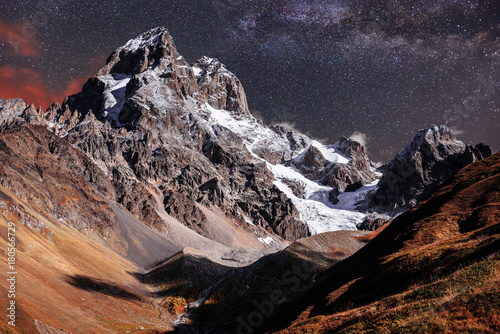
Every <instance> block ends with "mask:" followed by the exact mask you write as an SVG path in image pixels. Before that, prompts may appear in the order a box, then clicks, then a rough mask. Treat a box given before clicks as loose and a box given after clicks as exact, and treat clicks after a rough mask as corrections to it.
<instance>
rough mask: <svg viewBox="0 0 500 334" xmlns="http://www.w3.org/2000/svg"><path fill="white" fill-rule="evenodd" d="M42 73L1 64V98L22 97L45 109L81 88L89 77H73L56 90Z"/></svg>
mask: <svg viewBox="0 0 500 334" xmlns="http://www.w3.org/2000/svg"><path fill="white" fill-rule="evenodd" d="M42 77H43V76H42V74H41V73H40V72H37V71H34V70H32V69H29V68H14V67H13V66H0V98H3V99H12V98H17V97H20V98H22V99H23V100H24V101H25V102H26V103H33V104H34V105H35V106H37V107H38V106H41V107H42V108H43V109H44V110H45V109H47V108H48V107H49V106H50V105H51V104H53V103H54V102H56V101H58V102H62V100H63V99H64V98H65V97H66V96H68V95H71V94H74V93H77V92H79V91H80V90H81V88H82V86H83V83H84V82H85V80H86V79H87V78H73V79H71V80H70V81H69V82H68V84H67V87H66V88H65V89H64V90H62V91H56V90H54V89H52V88H50V86H49V85H48V84H47V83H46V82H44V81H43V80H42Z"/></svg>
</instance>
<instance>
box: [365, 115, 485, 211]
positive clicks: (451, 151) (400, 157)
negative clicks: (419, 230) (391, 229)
mask: <svg viewBox="0 0 500 334" xmlns="http://www.w3.org/2000/svg"><path fill="white" fill-rule="evenodd" d="M491 154H492V150H491V148H490V147H489V146H487V145H484V144H478V145H476V146H471V145H466V144H464V143H463V142H461V141H460V140H458V139H457V138H456V136H455V134H454V133H453V131H452V130H451V129H450V128H448V127H446V126H444V125H440V126H436V125H431V126H430V127H429V128H426V129H422V130H420V131H418V132H417V134H416V135H415V137H414V138H413V140H412V141H411V142H410V143H408V145H406V146H405V148H404V149H403V150H402V151H401V152H399V153H398V154H397V155H396V157H395V158H394V159H393V160H392V161H391V162H389V164H388V165H387V170H386V172H385V173H384V175H383V177H382V178H381V180H380V182H379V188H378V190H377V192H376V194H375V197H374V202H375V204H376V205H379V206H386V207H387V206H389V207H392V208H393V209H395V210H405V209H407V208H411V207H414V206H415V205H416V204H417V203H418V202H420V201H422V200H423V199H425V198H427V197H428V196H429V194H430V193H431V192H432V191H434V189H436V188H437V187H438V186H439V185H441V184H443V183H444V182H445V181H446V180H448V179H449V178H450V177H451V176H453V175H454V174H456V173H457V172H458V171H459V170H460V169H462V168H463V167H465V166H466V165H468V164H471V163H473V162H476V161H478V160H481V159H483V158H486V157H489V156H490V155H491Z"/></svg>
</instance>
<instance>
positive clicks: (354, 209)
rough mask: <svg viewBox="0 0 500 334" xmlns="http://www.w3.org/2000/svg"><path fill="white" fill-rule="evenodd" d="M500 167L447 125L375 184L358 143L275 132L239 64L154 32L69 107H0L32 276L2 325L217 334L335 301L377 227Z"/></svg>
mask: <svg viewBox="0 0 500 334" xmlns="http://www.w3.org/2000/svg"><path fill="white" fill-rule="evenodd" d="M431 139H432V140H431ZM490 154H491V150H490V149H489V148H488V147H487V146H485V145H483V146H481V145H478V146H476V147H470V146H465V145H464V144H463V143H461V142H459V141H458V140H456V138H454V137H453V135H452V133H451V132H450V130H448V129H447V128H445V127H434V126H433V127H431V128H430V129H427V130H424V131H423V132H422V131H421V132H419V134H418V135H417V137H416V138H415V139H414V141H413V142H412V143H410V144H409V146H408V147H407V148H405V149H404V150H403V152H402V153H400V154H399V155H398V157H396V158H395V160H393V161H394V162H391V163H390V164H389V165H388V166H387V167H386V168H385V169H384V170H376V169H375V168H374V167H373V164H372V163H371V162H370V160H369V158H368V156H367V154H366V152H365V149H364V147H363V146H362V145H361V144H360V143H358V142H356V141H354V140H351V139H348V138H346V137H341V138H340V139H339V141H338V142H337V143H335V144H332V145H324V144H322V143H320V142H318V141H316V140H314V139H312V138H309V137H308V136H306V135H303V134H300V133H298V132H296V131H294V130H292V129H288V128H286V127H284V126H266V125H265V124H263V123H262V122H261V121H259V120H257V119H255V118H254V117H253V116H252V115H251V114H250V112H249V108H248V104H247V101H246V96H245V91H244V89H243V86H242V84H241V82H240V81H239V80H238V78H237V77H236V76H235V75H234V74H233V73H231V72H230V71H229V70H228V69H226V67H225V66H224V65H223V64H221V63H220V62H219V61H218V60H217V59H213V58H209V57H201V58H200V59H198V60H197V61H195V62H194V63H192V64H189V63H188V62H187V61H186V60H185V59H184V58H183V57H182V56H181V55H180V54H179V53H178V51H177V49H176V47H175V43H174V41H173V39H172V37H171V36H170V34H169V33H168V31H167V30H166V29H165V28H156V29H152V30H150V31H148V32H146V33H144V34H142V35H140V36H138V37H137V38H134V39H132V40H130V41H129V42H128V43H126V44H125V45H124V46H122V47H119V48H118V49H116V51H114V52H113V53H112V54H111V55H110V57H109V58H108V59H107V61H106V64H105V66H104V67H102V68H101V69H99V70H98V71H97V73H96V75H94V76H93V77H92V78H90V79H89V80H88V81H87V82H86V84H85V85H84V87H83V89H82V91H81V92H80V93H78V94H75V95H72V96H69V97H67V98H66V99H65V100H64V101H63V103H62V104H59V103H55V104H53V105H52V106H51V107H49V108H48V110H46V111H43V110H42V109H41V108H36V107H35V106H34V105H27V104H26V103H25V102H24V101H22V100H21V99H11V100H2V99H0V212H1V215H0V224H1V226H2V229H0V234H1V235H2V239H1V240H0V246H1V247H2V249H7V248H9V247H8V246H9V242H8V240H9V238H11V237H10V236H9V234H8V231H9V230H8V228H9V227H12V226H15V232H16V236H15V246H16V268H15V269H16V272H17V273H18V277H19V280H18V286H17V288H18V290H17V291H18V294H17V297H16V302H17V324H18V325H17V326H16V328H12V327H9V326H8V325H7V324H6V323H5V321H4V320H0V328H2V330H10V331H11V332H14V333H16V331H17V332H18V333H24V332H27V333H31V332H33V333H61V332H62V333H64V332H66V333H73V334H76V333H88V332H89V331H90V332H95V333H116V332H134V331H135V332H144V333H164V332H169V331H172V330H177V331H180V332H183V331H187V332H190V331H191V332H192V331H193V330H194V331H202V332H206V331H218V330H222V329H225V328H230V327H228V326H230V324H231V323H232V321H233V320H234V319H235V318H238V316H240V315H244V314H245V313H246V312H252V310H253V309H254V307H255V303H257V302H258V301H259V300H260V301H262V299H263V298H264V299H265V298H266V297H268V296H270V295H271V294H273V293H274V294H276V292H277V291H279V292H280V294H281V295H282V296H283V298H285V300H287V305H291V304H288V300H290V301H293V300H295V299H296V298H297V297H296V296H295V294H296V293H298V291H310V292H311V296H312V295H314V296H319V297H318V298H320V297H321V294H320V292H324V291H323V290H318V291H320V292H315V291H316V290H315V289H316V288H315V287H316V286H319V285H321V284H322V283H321V282H323V281H324V280H325V279H326V278H325V279H323V277H329V275H333V273H334V272H337V271H336V270H337V269H333V268H337V267H339V266H340V267H342V266H346V265H345V264H344V263H349V261H354V260H350V259H351V258H354V259H356V256H358V255H357V254H359V252H361V254H363V252H364V249H370V247H372V246H371V245H372V244H373V242H372V241H370V240H372V238H373V237H374V236H375V235H376V234H378V233H381V234H380V235H382V234H383V233H385V232H380V231H377V232H375V233H374V234H368V233H369V232H362V231H358V230H357V226H361V225H359V224H360V223H362V222H364V221H367V220H368V224H365V225H366V229H371V228H374V227H375V226H378V225H380V224H382V223H383V221H384V219H385V218H387V219H391V218H393V217H394V216H396V215H398V214H399V213H401V211H404V210H406V209H408V208H409V207H408V206H407V205H406V203H414V202H421V201H425V198H426V197H427V196H429V195H430V194H431V193H432V191H433V190H434V189H435V188H436V187H438V186H439V185H440V184H442V183H443V182H445V181H446V179H448V178H450V177H452V176H453V174H455V173H456V172H457V171H458V170H459V169H460V168H461V167H463V166H465V165H466V164H468V163H472V162H474V161H476V160H480V159H482V158H485V157H487V156H488V155H490ZM485 161H486V160H485ZM408 166H410V167H411V168H412V169H411V173H410V174H404V175H402V174H401V173H399V170H400V169H402V168H403V169H404V168H410V167H408ZM398 173H399V174H398ZM394 175H397V176H402V177H403V179H402V180H401V181H398V182H399V183H397V185H396V187H392V188H391V186H392V184H393V183H394V182H393V181H394V180H399V179H398V178H397V177H396V176H394ZM471 175H472V174H471ZM379 179H380V181H379ZM379 182H380V185H379ZM415 194H417V195H418V196H417V195H415ZM401 198H403V199H404V203H405V205H406V206H405V205H400V206H398V208H397V210H394V203H399V202H401ZM487 200H489V198H488V199H487ZM401 203H402V202H401ZM443 203H444V202H443ZM443 205H444V204H443ZM464 205H465V207H466V208H473V207H475V205H477V203H476V202H471V203H469V202H467V203H465V204H464ZM412 212H413V211H412ZM374 217H375V218H374ZM379 217H385V218H384V219H382V218H380V219H379ZM399 217H406V216H405V214H403V215H401V216H399ZM399 217H398V218H396V220H395V221H394V222H392V223H391V224H390V225H389V227H387V228H386V229H385V230H384V231H386V230H391V226H396V225H397V224H399V223H397V222H398V221H399V220H398V219H402V218H399ZM370 219H375V220H376V221H373V222H371V221H370ZM365 225H362V226H365ZM391 237H393V238H394V240H396V239H397V236H394V235H391ZM375 240H378V239H377V238H376V239H375ZM385 242H386V244H384V247H385V246H387V247H386V248H387V249H385V250H384V251H387V252H390V251H391V250H393V248H391V247H392V246H390V245H391V242H389V240H386V241H385ZM377 243H378V241H377V242H375V244H377ZM366 244H367V246H365V245H366ZM379 247H382V246H379ZM356 252H358V253H356ZM353 254H354V255H353ZM377 254H378V253H377V252H374V253H373V254H371V255H370V256H371V259H372V260H373V261H375V262H373V263H371V262H370V263H363V265H362V266H361V267H360V268H364V269H366V270H368V269H369V268H372V266H373V265H374V263H377V261H379V260H380V259H379V258H374V257H373V256H376V255H377ZM387 254H389V253H387ZM339 261H341V262H339ZM1 262H2V263H3V264H4V266H5V267H7V265H8V263H7V262H8V261H7V257H2V259H1ZM379 262H380V261H379ZM334 264H336V265H335V267H332V266H333V265H334ZM345 268H347V269H346V270H347V271H346V272H345V274H346V275H348V272H352V273H356V272H357V270H358V269H359V270H360V268H358V269H353V268H351V267H345ZM304 270H305V271H306V272H304ZM296 275H299V276H298V277H299V278H297V276H296ZM0 279H1V280H2V281H3V282H7V276H6V272H4V273H2V274H0ZM318 289H319V288H318ZM0 290H1V291H0V295H1V296H2V298H3V299H2V300H4V299H5V302H8V301H7V300H6V298H7V295H8V294H7V293H4V292H7V291H9V287H7V286H6V285H5V284H4V285H0ZM303 303H304V302H302V301H301V302H298V303H297V304H296V305H298V306H293V307H294V308H296V307H299V308H300V307H302V306H303V305H304V304H303ZM260 306H261V304H259V307H260ZM273 307H274V306H273ZM278 311H279V312H281V308H280V309H279V310H278ZM295 315H296V314H294V313H290V314H288V315H286V316H283V317H282V318H283V319H289V317H288V316H295ZM280 319H281V317H280ZM266 325H270V326H271V325H274V323H269V324H267V323H266ZM287 325H288V324H287ZM277 328H278V327H277Z"/></svg>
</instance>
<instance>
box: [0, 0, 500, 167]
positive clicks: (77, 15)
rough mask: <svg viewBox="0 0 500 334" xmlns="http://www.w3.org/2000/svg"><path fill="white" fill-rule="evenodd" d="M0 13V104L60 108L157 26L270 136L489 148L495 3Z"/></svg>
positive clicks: (129, 3) (102, 4) (260, 0)
mask: <svg viewBox="0 0 500 334" xmlns="http://www.w3.org/2000/svg"><path fill="white" fill-rule="evenodd" d="M0 12H1V14H2V16H1V18H2V19H1V21H0V46H1V47H2V49H1V50H0V79H1V86H0V97H3V98H10V97H14V96H21V97H23V98H25V99H26V100H28V102H35V103H37V104H42V105H45V106H46V105H48V104H49V103H50V102H52V101H54V100H62V98H63V97H64V96H65V95H67V94H71V93H75V92H77V91H79V89H80V87H81V85H82V84H83V82H84V81H85V80H86V78H88V77H89V76H91V75H93V74H94V73H95V72H96V70H97V69H99V68H100V67H101V66H102V65H103V64H104V62H105V59H106V57H107V55H109V53H110V52H111V51H112V50H114V49H115V48H116V47H118V46H120V45H122V44H124V43H125V42H126V41H127V40H128V39H130V38H132V37H135V36H136V35H138V34H139V33H141V32H143V31H145V30H148V29H150V28H153V27H156V26H160V25H162V26H166V27H167V28H168V29H169V30H170V32H171V34H172V35H173V37H174V39H175V40H176V44H177V47H178V49H179V51H180V52H181V54H183V55H184V56H185V57H186V58H187V59H188V60H190V61H194V60H195V59H197V58H198V57H200V56H201V55H208V56H212V57H217V58H219V59H220V60H221V61H222V62H223V63H225V64H226V66H227V67H228V68H229V69H230V70H231V71H233V72H234V73H235V74H237V75H238V77H239V78H240V80H241V81H242V82H243V85H244V87H245V89H246V91H247V95H248V100H249V104H250V109H251V110H252V111H253V113H254V114H255V115H256V116H258V117H261V118H262V119H263V120H264V121H265V122H267V123H269V124H271V123H287V124H289V125H292V126H294V127H296V128H297V129H298V130H300V131H303V132H306V133H308V134H310V135H312V136H314V137H316V138H319V139H322V140H324V141H325V142H335V141H336V140H337V139H338V138H339V137H340V136H342V135H346V136H350V135H353V134H354V135H356V138H358V139H362V140H363V141H364V142H365V144H366V146H367V148H368V150H369V154H370V156H371V157H372V158H373V159H374V160H382V161H387V160H388V159H390V158H391V157H392V156H393V155H394V154H395V153H397V152H398V151H399V150H400V149H401V148H402V147H403V146H404V145H405V143H406V142H408V141H409V140H410V139H411V138H412V136H413V134H414V133H415V132H416V131H417V130H418V129H420V128H424V127H428V126H429V125H431V124H447V125H449V126H450V127H452V128H453V129H454V130H455V131H456V133H457V134H458V135H459V138H461V139H462V140H464V141H465V142H467V143H469V142H474V143H477V142H485V143H488V144H490V145H492V146H493V147H494V149H495V150H496V151H497V150H499V149H500V136H499V133H500V121H499V115H498V111H499V109H500V73H499V64H500V40H499V38H500V3H499V2H498V1H463V0H443V1H435V0H434V1H429V0H421V1H403V0H401V1H375V0H372V1H352V0H351V1H347V0H346V1H292V0H288V1H287V0H281V1H269V0H254V1H242V0H213V1H188V0H186V1H179V0H177V1H169V2H166V1H157V2H144V1H137V0H126V1H99V3H91V2H85V3H83V2H77V1H69V0H53V1H4V2H3V3H2V4H0ZM12 36H20V37H22V38H23V39H22V40H19V39H17V40H13V37H12Z"/></svg>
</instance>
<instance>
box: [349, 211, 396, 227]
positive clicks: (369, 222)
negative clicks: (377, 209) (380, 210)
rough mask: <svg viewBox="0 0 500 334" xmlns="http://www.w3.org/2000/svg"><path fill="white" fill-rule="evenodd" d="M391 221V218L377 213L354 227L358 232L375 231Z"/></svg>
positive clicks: (369, 215) (368, 216)
mask: <svg viewBox="0 0 500 334" xmlns="http://www.w3.org/2000/svg"><path fill="white" fill-rule="evenodd" d="M390 221H391V217H389V216H386V215H381V214H377V213H371V214H368V215H367V216H366V218H365V219H364V220H363V221H362V222H361V223H359V224H358V225H357V226H356V227H357V228H358V230H360V231H375V230H377V229H378V228H380V227H382V226H383V225H385V224H387V223H388V222H390Z"/></svg>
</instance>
